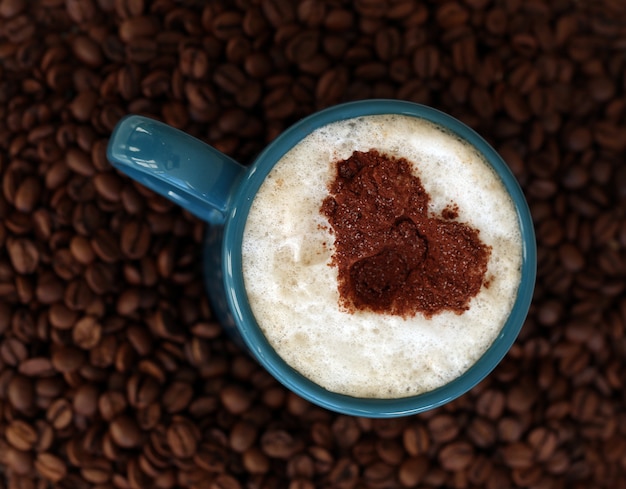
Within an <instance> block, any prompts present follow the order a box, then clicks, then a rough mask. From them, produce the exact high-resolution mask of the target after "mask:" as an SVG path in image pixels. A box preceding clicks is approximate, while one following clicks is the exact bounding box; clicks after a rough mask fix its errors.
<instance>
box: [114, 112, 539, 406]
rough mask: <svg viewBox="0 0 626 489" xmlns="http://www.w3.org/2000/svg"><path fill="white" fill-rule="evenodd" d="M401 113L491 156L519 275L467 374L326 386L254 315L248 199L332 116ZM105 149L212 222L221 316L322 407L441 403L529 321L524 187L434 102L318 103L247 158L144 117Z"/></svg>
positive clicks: (529, 244) (208, 279) (531, 273)
mask: <svg viewBox="0 0 626 489" xmlns="http://www.w3.org/2000/svg"><path fill="white" fill-rule="evenodd" d="M380 114H403V115H407V116H412V117H417V118H421V119H426V120H429V121H431V122H433V123H435V124H439V125H440V126H443V127H445V128H447V129H448V130H449V131H451V132H453V133H455V134H456V135H458V136H459V137H460V138H462V139H464V140H466V141H467V142H469V143H470V144H471V145H473V146H474V147H475V148H476V149H477V150H478V151H479V152H480V153H481V154H482V155H483V156H484V157H485V159H486V160H487V161H488V162H489V163H490V164H491V165H492V167H493V168H494V170H495V171H496V173H497V174H498V175H499V177H500V178H501V180H502V182H503V184H504V186H505V187H506V189H507V190H508V192H509V194H510V195H511V197H512V200H513V202H514V204H515V207H516V210H517V216H518V219H519V226H520V229H521V234H522V240H523V251H522V270H521V272H522V273H521V283H520V286H519V289H518V292H517V298H516V300H515V303H514V306H513V308H512V310H511V312H510V315H509V317H508V319H507V321H506V323H505V325H504V327H503V328H502V330H501V331H500V333H499V335H498V336H497V337H496V339H495V340H494V341H493V343H492V344H491V346H490V347H489V349H488V350H487V351H486V352H485V353H484V354H483V355H482V356H481V357H480V358H479V359H478V360H477V361H476V363H475V364H474V365H473V366H472V367H470V368H469V369H468V370H467V371H466V372H465V373H463V374H462V375H461V376H460V377H458V378H456V379H455V380H453V381H451V382H449V383H448V384H446V385H444V386H442V387H439V388H437V389H434V390H432V391H429V392H426V393H423V394H419V395H415V396H411V397H405V398H399V399H360V398H355V397H351V396H346V395H342V394H337V393H333V392H330V391H328V390H326V389H324V388H322V387H320V386H318V385H316V384H315V383H313V382H312V381H310V380H309V379H307V378H306V377H304V376H303V375H301V374H300V373H299V372H297V371H296V370H294V369H293V368H292V367H290V366H289V365H288V364H287V363H286V362H285V361H284V360H283V359H282V358H281V357H280V356H279V355H278V354H277V353H276V352H275V351H274V349H273V348H272V347H271V346H270V344H269V342H268V341H267V339H266V338H265V336H264V334H263V333H262V331H261V329H260V328H259V325H258V324H257V322H256V320H255V318H254V315H253V313H252V310H251V308H250V305H249V303H248V301H247V294H246V290H245V287H244V279H243V273H242V258H241V246H242V238H243V232H244V227H245V223H246V218H247V215H248V212H249V210H250V206H251V204H252V201H253V199H254V197H255V195H256V193H257V191H258V189H259V188H260V186H261V184H262V183H263V181H264V180H265V177H266V176H267V175H268V173H269V172H270V171H271V170H272V168H273V166H274V165H275V164H276V163H277V162H278V161H279V160H280V159H281V157H282V156H283V155H284V154H285V153H286V152H287V151H289V150H290V149H291V148H292V147H294V146H295V145H296V144H297V143H298V142H300V141H301V140H302V139H303V138H304V137H305V136H307V135H308V134H310V133H311V132H312V131H314V130H316V129H317V128H319V127H322V126H325V125H327V124H329V123H332V122H335V121H339V120H345V119H350V118H354V117H360V116H368V115H380ZM107 157H108V159H109V160H110V161H111V163H112V164H113V165H114V166H115V167H116V168H117V169H119V170H120V171H122V172H124V173H125V174H127V175H128V176H129V177H131V178H133V179H135V180H136V181H138V182H139V183H141V184H143V185H145V186H146V187H148V188H149V189H151V190H153V191H154V192H156V193H158V194H160V195H162V196H164V197H166V198H168V199H170V200H172V201H173V202H175V203H177V204H179V205H181V206H182V207H184V208H185V209H187V210H188V211H190V212H191V213H193V214H194V215H196V216H198V217H199V218H200V219H203V220H204V221H206V222H208V223H209V226H208V230H207V234H206V241H205V244H204V250H203V251H204V265H203V266H204V277H205V283H206V288H207V292H208V295H209V298H210V301H211V304H212V307H213V310H214V313H215V314H216V316H217V318H218V319H219V321H220V322H221V324H222V325H223V326H224V327H225V328H226V329H227V330H228V332H229V334H230V335H231V336H232V337H233V338H234V339H235V340H236V341H237V342H238V343H239V344H241V345H242V346H243V347H245V348H246V349H247V350H248V351H249V352H250V354H251V355H252V356H253V357H254V358H256V360H257V361H258V362H259V363H260V364H261V365H263V367H264V368H265V369H267V371H268V372H269V373H270V374H272V375H273V376H274V377H275V378H276V379H277V380H278V381H279V382H281V383H282V384H283V385H285V386H286V387H287V388H289V389H290V390H291V391H293V392H294V393H296V394H298V395H299V396H301V397H302V398H304V399H306V400H308V401H310V402H313V403H315V404H317V405H319V406H322V407H324V408H326V409H329V410H332V411H335V412H339V413H344V414H349V415H355V416H364V417H371V418H390V417H397V416H406V415H411V414H416V413H420V412H423V411H426V410H429V409H433V408H435V407H438V406H441V405H443V404H445V403H447V402H449V401H451V400H453V399H456V398H457V397H459V396H461V395H463V394H464V393H466V392H467V391H468V390H470V389H471V388H473V387H474V386H475V385H477V384H478V383H479V382H480V381H481V380H483V379H484V378H485V377H486V376H487V375H488V374H489V373H490V372H491V371H492V370H493V369H494V368H495V367H496V366H497V365H498V363H499V362H500V361H501V360H502V358H503V357H504V356H505V355H506V353H507V352H508V351H509V349H510V347H511V346H512V344H513V343H514V341H515V339H516V338H517V336H518V334H519V332H520V330H521V327H522V325H523V323H524V321H525V318H526V315H527V313H528V309H529V307H530V302H531V299H532V295H533V290H534V286H535V277H536V260H537V259H536V243H535V234H534V229H533V224H532V219H531V215H530V212H529V209H528V205H527V203H526V200H525V198H524V194H523V193H522V190H521V189H520V186H519V184H518V182H517V180H516V179H515V177H514V176H513V174H512V173H511V171H510V170H509V168H508V166H507V165H506V163H505V162H504V161H503V160H502V158H501V157H500V156H499V155H498V154H497V152H496V151H495V150H494V149H493V148H492V147H491V146H490V145H489V144H488V143H487V142H486V141H485V140H484V139H483V138H482V137H480V136H479V135H478V134H477V133H476V132H474V131H473V130H472V129H471V128H469V127H468V126H466V125H465V124H463V123H462V122H460V121H458V120H457V119H455V118H453V117H451V116H449V115H447V114H445V113H443V112H440V111H438V110H435V109H433V108H430V107H426V106H423V105H419V104H415V103H412V102H404V101H399V100H364V101H358V102H349V103H345V104H340V105H336V106H333V107H330V108H327V109H324V110H321V111H319V112H316V113H314V114H312V115H310V116H308V117H306V118H304V119H302V120H300V121H299V122H297V123H296V124H294V125H293V126H291V127H290V128H289V129H287V130H286V131H284V132H283V133H282V134H281V135H280V136H279V137H277V138H276V139H275V140H274V141H273V142H271V143H270V144H269V145H268V146H267V147H266V148H265V149H264V150H263V151H262V152H261V153H260V154H259V155H258V157H257V158H256V159H255V161H254V162H253V163H252V164H251V165H250V166H244V165H242V164H240V163H238V162H236V161H235V160H233V159H232V158H230V157H228V156H226V155H224V154H223V153H221V152H219V151H217V150H216V149H215V148H212V147H211V146H209V145H207V144H205V143H203V142H202V141H200V140H198V139H196V138H194V137H192V136H190V135H188V134H186V133H184V132H182V131H180V130H178V129H175V128H173V127H170V126H168V125H166V124H163V123H161V122H158V121H156V120H152V119H149V118H146V117H142V116H136V115H130V116H127V117H125V118H124V119H122V120H121V121H120V122H119V123H118V125H117V126H116V128H115V129H114V131H113V134H112V136H111V138H110V141H109V146H108V149H107Z"/></svg>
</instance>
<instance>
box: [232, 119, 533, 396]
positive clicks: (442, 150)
mask: <svg viewBox="0 0 626 489" xmlns="http://www.w3.org/2000/svg"><path fill="white" fill-rule="evenodd" d="M370 150H376V151H378V152H380V153H383V154H386V155H389V156H390V157H394V158H404V159H406V160H407V161H409V162H410V163H411V165H412V170H413V172H414V173H415V175H416V176H418V177H419V179H420V180H421V183H422V185H423V187H424V189H425V191H426V192H427V193H428V194H429V196H430V200H429V212H430V213H432V215H440V214H441V213H442V212H443V211H444V210H445V209H446V208H449V207H450V206H451V205H453V206H454V208H455V209H456V217H455V219H457V220H458V221H459V222H463V223H467V224H468V225H469V226H472V227H473V228H475V229H477V230H479V233H480V238H481V240H482V241H483V242H484V243H485V244H486V245H487V246H489V247H490V250H491V253H490V256H489V262H488V267H487V275H488V277H489V280H488V287H487V286H484V287H482V288H481V290H480V292H479V293H478V294H477V295H476V296H475V297H473V298H472V300H471V302H470V304H469V308H468V309H467V310H466V311H464V312H463V313H462V314H458V313H456V312H453V311H444V312H440V313H438V314H435V315H433V316H432V317H428V318H427V317H425V316H424V315H421V314H416V315H414V316H412V317H409V318H406V317H399V316H396V315H392V314H381V313H376V312H372V311H367V310H358V311H347V310H346V309H345V308H343V307H342V306H341V303H340V298H339V292H338V286H337V280H338V279H337V268H336V267H335V266H333V265H332V257H333V253H334V235H333V232H332V229H331V227H330V226H329V222H328V220H327V218H326V217H325V216H324V215H323V214H322V213H321V212H320V207H321V205H322V202H323V201H324V199H325V198H326V197H327V196H328V195H329V185H330V182H331V181H332V180H333V178H334V177H335V174H336V164H337V162H338V161H342V160H345V159H347V158H349V157H350V156H351V155H352V154H353V153H354V152H355V151H362V152H367V151H370ZM242 263H243V274H244V280H245V286H246V291H247V294H248V300H249V303H250V306H251V308H252V311H253V313H254V315H255V317H256V320H257V322H258V324H259V326H260V328H261V330H262V331H263V333H264V334H265V336H266V338H267V339H268V341H269V343H270V344H271V345H272V347H273V348H274V349H275V350H276V352H277V353H278V354H279V355H280V356H281V357H282V358H283V359H284V360H285V361H286V362H287V363H288V364H289V365H291V366H292V367H293V368H294V369H295V370H297V371H299V372H300V373H301V374H302V375H304V376H305V377H307V378H309V379H310V380H312V381H313V382H315V383H317V384H318V385H320V386H321V387H324V388H325V389H327V390H329V391H332V392H337V393H341V394H346V395H350V396H354V397H364V398H401V397H406V396H410V395H416V394H420V393H423V392H426V391H429V390H432V389H435V388H437V387H440V386H442V385H444V384H446V383H448V382H450V381H451V380H453V379H455V378H456V377H458V376H459V375H461V374H462V373H463V372H465V371H466V370H467V369H468V368H469V367H471V366H472V365H473V364H474V363H475V362H476V361H477V360H478V359H479V358H480V356H481V355H482V354H483V353H484V352H485V351H486V350H487V349H488V347H489V346H490V345H491V343H492V342H493V340H494V339H495V338H496V336H497V335H498V333H499V331H500V330H501V328H502V326H503V325H504V323H505V322H506V319H507V318H508V315H509V312H510V310H511V308H512V306H513V303H514V301H515V298H516V295H517V289H518V285H519V282H520V277H521V263H522V237H521V232H520V229H519V224H518V218H517V212H516V210H515V206H514V203H513V201H512V199H511V198H510V196H509V195H508V193H507V191H506V188H505V187H504V185H503V184H502V182H501V181H500V179H499V177H498V176H497V174H496V173H495V172H494V170H493V169H492V168H491V166H490V165H489V164H488V163H486V162H485V160H484V159H483V157H482V156H481V155H480V154H479V153H478V152H477V151H476V150H475V148H474V147H473V146H471V145H470V144H468V143H466V142H465V141H463V140H461V139H459V138H458V137H456V136H455V135H453V134H451V133H449V132H448V131H446V130H445V129H443V128H441V127H440V126H437V125H435V124H433V123H431V122H429V121H426V120H423V119H420V118H416V117H411V116H404V115H396V114H393V115H375V116H365V117H359V118H354V119H348V120H344V121H339V122H335V123H332V124H329V125H327V126H324V127H322V128H319V129H317V130H316V131H314V132H313V133H311V134H309V135H308V136H307V137H305V138H304V139H303V140H302V141H301V142H299V143H298V144H297V145H296V146H295V147H293V148H292V149H291V150H290V151H288V152H287V153H286V154H285V155H284V156H283V157H282V158H281V159H280V161H279V162H278V163H277V164H276V165H275V167H274V168H273V169H272V171H271V172H270V174H269V175H268V176H267V178H266V180H265V182H264V183H263V185H262V186H261V188H260V189H259V192H258V193H257V195H256V197H255V199H254V202H253V203H252V206H251V209H250V213H249V216H248V219H247V222H246V227H245V231H244V238H243V248H242Z"/></svg>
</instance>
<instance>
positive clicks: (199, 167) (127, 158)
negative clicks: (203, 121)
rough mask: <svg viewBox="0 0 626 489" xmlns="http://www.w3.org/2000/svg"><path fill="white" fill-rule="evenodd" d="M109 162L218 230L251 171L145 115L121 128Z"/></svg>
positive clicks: (120, 124) (113, 138)
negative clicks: (237, 189)
mask: <svg viewBox="0 0 626 489" xmlns="http://www.w3.org/2000/svg"><path fill="white" fill-rule="evenodd" d="M107 158H108V160H109V161H110V162H111V164H112V165H113V166H114V167H115V168H117V169H118V170H120V171H122V172H123V173H125V174H126V175H128V176H129V177H131V178H132V179H134V180H136V181H137V182H139V183H141V184H142V185H145V186H146V187H148V188H149V189H150V190H153V191H154V192H156V193H158V194H160V195H162V196H163V197H165V198H167V199H169V200H171V201H173V202H175V203H177V204H179V205H180V206H182V207H184V208H185V209H187V210H188V211H189V212H191V213H192V214H195V215H196V216H198V217H199V218H201V219H203V220H205V221H208V222H210V223H212V224H220V223H223V222H224V220H225V219H226V214H227V212H228V206H229V200H230V196H231V194H232V193H233V190H234V189H235V187H236V184H237V181H238V180H239V178H240V177H241V176H242V175H243V174H244V173H245V171H246V168H245V167H244V166H243V165H241V164H240V163H238V162H236V161H235V160H233V159H232V158H230V157H228V156H226V155H225V154H223V153H221V152H219V151H218V150H216V149H215V148H213V147H211V146H209V145H208V144H206V143H204V142H202V141H200V140H199V139H196V138H194V137H193V136H190V135H189V134H186V133H184V132H183V131H180V130H178V129H176V128H174V127H172V126H169V125H167V124H164V123H163V122H159V121H156V120H154V119H150V118H148V117H144V116H140V115H129V116H126V117H124V118H122V119H121V120H120V121H119V122H118V123H117V125H116V126H115V128H114V130H113V133H112V134H111V138H110V139H109V144H108V146H107Z"/></svg>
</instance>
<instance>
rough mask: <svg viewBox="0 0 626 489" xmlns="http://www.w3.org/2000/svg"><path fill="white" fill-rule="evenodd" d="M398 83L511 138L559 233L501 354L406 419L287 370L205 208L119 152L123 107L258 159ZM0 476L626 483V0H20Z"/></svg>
mask: <svg viewBox="0 0 626 489" xmlns="http://www.w3.org/2000/svg"><path fill="white" fill-rule="evenodd" d="M371 97H387V98H399V99H405V100H412V101H417V102H422V103H425V104H429V105H432V106H434V107H436V108H439V109H441V110H443V111H446V112H448V113H450V114H452V115H454V116H456V117H458V118H460V119H462V120H463V121H465V122H467V123H468V124H469V125H470V126H472V127H474V128H475V129H476V130H477V131H478V132H480V133H481V134H482V135H484V136H485V138H487V139H488V140H489V141H490V142H491V143H492V144H493V145H494V146H495V147H496V149H497V150H499V151H500V152H501V154H502V155H503V157H504V158H505V160H506V161H507V162H508V164H509V165H510V167H511V168H512V170H513V171H514V173H515V175H516V176H517V177H518V179H519V181H520V182H521V184H522V187H523V189H524V191H525V193H526V195H527V197H528V200H529V203H530V207H531V209H532V214H533V217H534V220H535V224H536V231H537V240H538V247H539V270H538V282H537V288H536V294H535V298H534V303H533V306H532V309H531V311H530V314H529V317H528V320H527V322H526V324H525V326H524V328H523V331H522V333H521V335H520V337H519V339H518V341H517V342H516V344H515V346H514V347H513V349H512V350H511V352H510V353H509V355H507V357H506V358H505V360H504V361H503V362H502V363H501V364H500V365H499V366H498V367H497V369H496V370H495V371H494V372H493V374H492V375H491V376H490V377H489V378H488V379H487V380H485V381H484V382H482V383H481V384H480V385H479V386H478V387H476V388H475V389H473V390H472V391H471V392H469V393H468V394H466V395H464V396H462V397H461V398H460V399H458V400H456V401H454V402H452V403H451V404H449V405H447V406H445V407H441V408H438V409H436V410H434V411H431V412H428V413H424V414H421V415H416V416H411V417H407V418H399V419H393V420H370V419H361V418H353V417H347V416H340V415H337V414H334V413H331V412H328V411H325V410H323V409H321V408H318V407H316V406H313V405H311V404H309V403H308V402H305V401H303V400H301V399H300V398H298V397H296V396H295V395H293V394H291V393H289V392H288V391H287V390H285V389H284V388H283V387H281V386H280V385H279V384H278V383H277V382H275V381H274V380H273V379H272V378H271V377H270V376H269V375H268V374H267V373H266V372H265V371H264V370H263V369H261V368H260V367H259V366H258V365H257V364H256V363H255V362H254V361H252V360H251V359H250V358H249V357H248V356H247V355H246V354H245V353H243V352H242V351H241V350H240V349H238V348H237V347H236V346H234V345H233V344H232V343H231V342H230V340H229V339H228V338H227V337H226V335H225V334H224V333H223V331H222V329H221V327H220V326H219V325H218V324H216V322H215V320H214V319H213V316H212V313H211V309H210V306H209V304H208V300H207V298H206V297H205V292H204V288H203V284H202V278H201V275H200V266H199V263H200V261H201V258H202V257H201V249H202V236H203V232H204V231H205V224H204V223H202V222H200V221H198V220H197V219H196V218H194V217H193V216H191V215H189V214H188V213H186V212H185V211H182V210H181V209H180V208H178V207H176V206H175V205H173V204H171V203H170V202H168V201H165V200H164V199H162V198H160V197H158V196H156V195H154V194H153V193H151V192H150V191H148V190H146V189H144V188H142V187H141V186H140V185H138V184H135V183H133V182H132V181H130V180H129V179H128V178H126V177H124V176H122V175H121V174H119V173H117V172H116V171H114V170H113V169H112V168H111V166H110V165H109V164H108V162H107V161H106V158H105V148H106V144H107V140H108V137H109V135H110V132H111V130H112V128H113V127H114V125H115V123H116V122H117V121H118V120H119V118H120V117H122V116H123V115H125V114H128V113H141V114H147V115H149V116H152V117H155V118H158V119H161V120H164V121H165V122H167V123H169V124H171V125H173V126H175V127H178V128H181V129H183V130H185V131H187V132H189V133H190V134H192V135H194V136H196V137H198V138H200V139H202V140H204V141H207V142H209V143H211V144H213V145H214V146H215V147H217V148H219V149H220V150H222V151H224V152H226V153H227V154H229V155H232V156H233V157H235V158H238V159H240V160H241V161H244V162H249V161H251V159H252V158H253V157H254V155H255V154H256V153H257V152H258V151H259V150H260V149H261V148H262V147H263V146H264V145H265V144H266V143H267V142H268V141H270V140H272V139H273V138H274V137H275V136H276V135H277V134H279V133H280V132H281V131H282V130H283V129H284V128H286V127H287V126H288V125H290V124H291V123H292V122H294V121H296V120H297V119H299V118H300V117H302V116H305V115H307V114H309V113H311V112H313V111H315V110H316V109H319V108H322V107H325V106H328V105H331V104H334V103H337V102H341V101H347V100H354V99H364V98H371ZM0 171H1V180H2V188H1V191H0V218H1V219H0V476H1V477H0V488H2V489H4V488H11V489H17V488H20V489H25V488H28V489H30V488H48V487H57V488H67V489H82V488H97V489H109V488H117V489H140V488H142V489H143V488H149V487H154V488H163V489H167V488H174V487H181V488H187V487H188V488H198V489H199V488H209V489H211V488H212V489H217V488H220V489H238V488H242V489H244V488H249V489H257V488H258V489H260V488H267V489H274V488H288V489H309V488H316V487H328V488H344V489H364V488H396V487H421V488H440V487H446V488H458V489H471V488H479V487H480V488H487V489H501V488H518V487H519V488H536V489H549V488H550V489H551V488H568V489H589V488H603V487H606V488H612V489H615V488H619V487H624V484H625V483H626V482H625V481H626V397H625V394H624V382H625V376H626V339H625V333H626V332H625V325H626V292H625V290H624V289H625V284H626V4H625V3H624V2H623V0H449V1H448V0H442V1H436V0H421V1H420V0H415V1H413V0H354V1H352V2H350V1H346V0H293V1H292V0H235V1H226V0H223V1H222V0H208V1H203V0H153V1H147V0H146V1H144V0H65V1H64V0H33V1H30V0H0Z"/></svg>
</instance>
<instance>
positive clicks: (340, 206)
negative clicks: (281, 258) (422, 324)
mask: <svg viewBox="0 0 626 489" xmlns="http://www.w3.org/2000/svg"><path fill="white" fill-rule="evenodd" d="M329 193H330V195H329V196H328V197H327V198H326V199H324V202H323V203H322V206H321V208H320V211H321V213H322V214H323V215H325V216H326V217H327V218H328V221H329V223H330V225H331V227H332V232H333V233H334V236H335V251H334V254H333V257H332V262H331V265H333V266H336V267H337V268H338V290H339V296H340V303H341V305H342V306H343V307H344V308H346V309H347V310H348V311H352V312H354V311H356V310H371V311H374V312H378V313H388V314H393V315H399V316H402V317H410V316H414V315H415V314H417V313H422V314H423V315H424V316H426V317H431V316H432V315H434V314H437V313H440V312H442V311H453V312H455V313H457V314H461V313H463V312H464V311H465V310H467V309H468V308H469V302H470V300H471V298H472V297H474V296H475V295H476V294H478V292H479V291H480V289H481V287H482V286H483V285H484V286H488V282H487V281H486V280H485V275H486V273H487V262H488V260H489V255H490V253H491V249H490V247H488V246H487V245H485V244H484V243H483V242H482V241H481V240H480V238H479V231H478V230H477V229H475V228H473V227H471V226H469V225H468V224H465V223H462V222H458V221H456V220H455V219H456V218H457V217H458V209H457V208H456V206H455V205H454V204H451V205H449V206H448V207H446V209H444V211H443V212H442V213H441V215H440V216H436V215H430V214H429V211H428V203H429V200H430V196H429V195H428V193H427V192H426V191H425V190H424V187H423V186H422V183H421V181H420V179H419V177H417V176H415V175H413V173H412V170H411V164H410V163H409V162H408V161H407V160H406V159H403V158H394V157H390V156H387V155H384V154H381V153H379V152H378V151H376V150H370V151H368V152H360V151H355V152H354V153H353V154H352V156H350V157H349V158H348V159H346V160H342V161H338V162H337V173H336V176H335V179H334V180H333V181H332V182H331V184H330V186H329Z"/></svg>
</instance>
